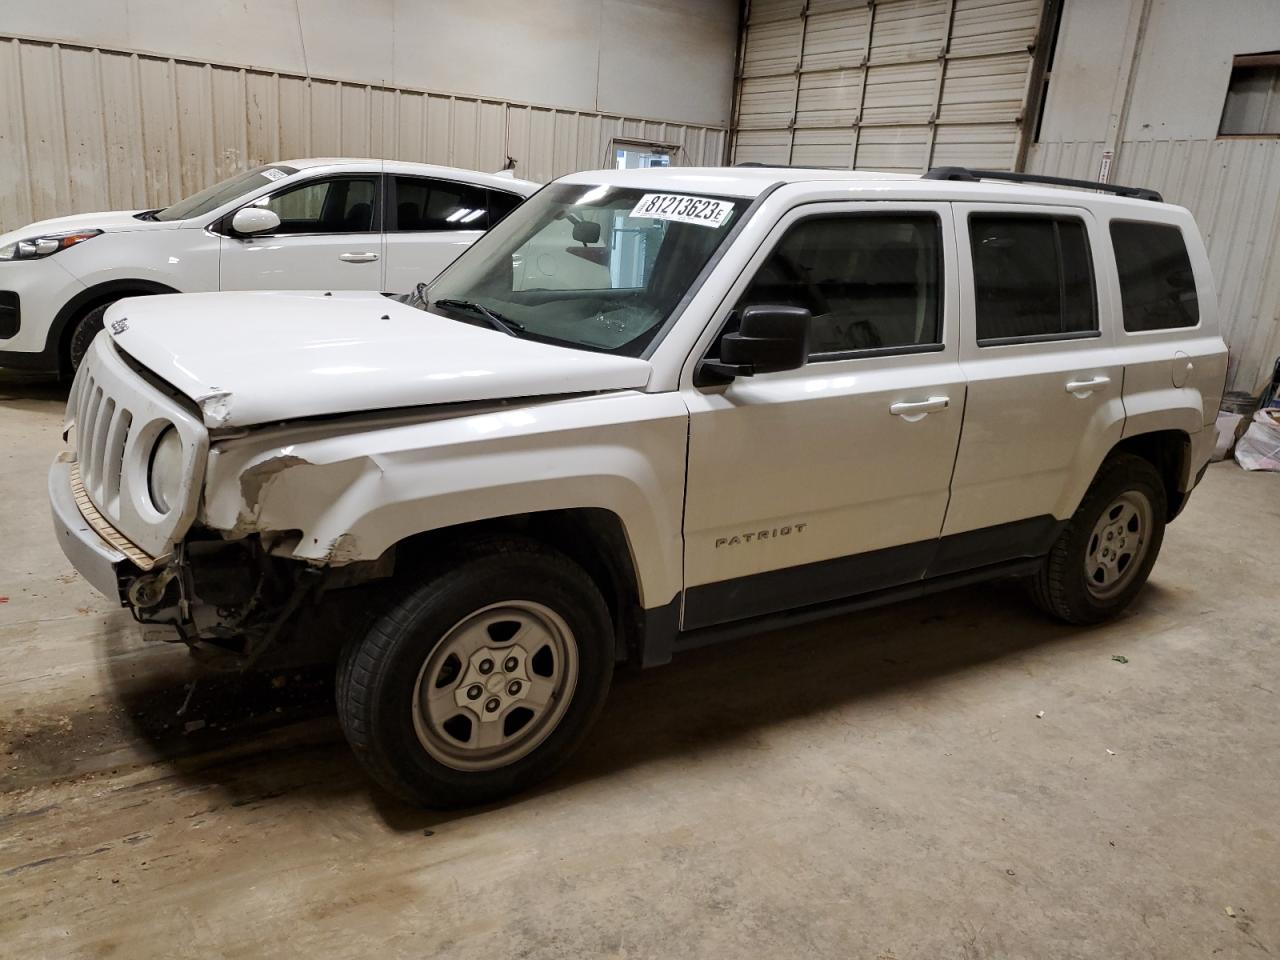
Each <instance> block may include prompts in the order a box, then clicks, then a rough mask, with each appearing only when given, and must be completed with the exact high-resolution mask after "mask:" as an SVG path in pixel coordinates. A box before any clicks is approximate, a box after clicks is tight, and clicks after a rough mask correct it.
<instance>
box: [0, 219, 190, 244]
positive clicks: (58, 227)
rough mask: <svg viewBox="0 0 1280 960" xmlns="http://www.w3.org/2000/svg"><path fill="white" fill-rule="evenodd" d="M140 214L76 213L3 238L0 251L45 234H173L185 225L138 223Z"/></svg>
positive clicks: (12, 231) (1, 237) (30, 225)
mask: <svg viewBox="0 0 1280 960" xmlns="http://www.w3.org/2000/svg"><path fill="white" fill-rule="evenodd" d="M140 212H141V211H138V210H108V211H105V212H103V213H77V214H74V215H73V216H70V217H54V218H53V219H52V220H37V221H36V222H35V223H29V224H27V225H26V226H25V227H19V228H18V229H17V230H10V231H9V232H8V233H4V234H0V247H3V246H5V245H6V244H10V243H13V242H14V241H15V240H25V239H27V238H28V237H38V236H41V235H42V234H46V233H62V232H64V231H67V230H101V231H102V232H103V233H123V232H125V231H127V230H172V229H174V228H175V227H180V226H182V221H180V220H171V221H168V222H161V221H159V220H139V219H138V218H137V217H135V216H134V214H135V213H140Z"/></svg>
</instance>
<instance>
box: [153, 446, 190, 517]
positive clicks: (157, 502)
mask: <svg viewBox="0 0 1280 960" xmlns="http://www.w3.org/2000/svg"><path fill="white" fill-rule="evenodd" d="M147 487H148V488H149V489H150V491H151V503H152V504H153V505H154V506H155V508H156V509H157V510H159V511H160V512H161V513H168V512H169V510H170V508H172V507H174V506H176V505H177V503H178V497H179V496H180V495H181V493H182V438H181V437H180V436H178V431H177V430H176V429H175V428H173V427H169V428H168V429H166V430H165V432H164V433H162V434H160V439H158V440H157V441H156V445H155V446H154V447H153V448H152V449H151V471H150V473H149V474H148V476H147Z"/></svg>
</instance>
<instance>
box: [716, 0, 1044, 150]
mask: <svg viewBox="0 0 1280 960" xmlns="http://www.w3.org/2000/svg"><path fill="white" fill-rule="evenodd" d="M1043 6H1044V4H1043V0H751V7H750V12H749V16H748V21H747V28H746V41H745V44H744V50H743V63H742V68H741V79H740V81H739V86H738V97H737V105H736V113H735V123H734V130H735V136H734V160H735V161H737V162H743V161H758V162H763V163H794V164H804V165H814V166H827V167H859V168H862V169H870V170H898V171H903V172H916V171H921V170H927V169H928V168H929V167H931V166H939V165H951V164H954V165H959V166H972V167H996V168H1000V169H1012V168H1013V166H1014V163H1015V162H1016V159H1017V153H1018V143H1019V133H1020V130H1021V118H1022V116H1023V112H1024V109H1025V104H1026V101H1027V90H1028V83H1029V80H1030V76H1031V70H1032V53H1031V49H1032V47H1033V46H1034V44H1035V42H1036V38H1037V36H1038V34H1039V31H1040V20H1041V12H1042V9H1043Z"/></svg>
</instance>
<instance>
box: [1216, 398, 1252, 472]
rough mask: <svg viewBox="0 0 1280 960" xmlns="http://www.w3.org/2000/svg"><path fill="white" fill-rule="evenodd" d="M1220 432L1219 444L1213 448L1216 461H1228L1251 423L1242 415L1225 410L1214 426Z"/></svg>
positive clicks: (1219, 415)
mask: <svg viewBox="0 0 1280 960" xmlns="http://www.w3.org/2000/svg"><path fill="white" fill-rule="evenodd" d="M1214 426H1215V427H1217V430H1218V442H1217V443H1216V444H1215V445H1214V448H1213V459H1214V461H1215V462H1216V461H1218V460H1226V459H1228V458H1229V457H1230V456H1231V454H1232V453H1233V452H1234V451H1235V448H1236V444H1237V443H1239V442H1240V436H1241V434H1243V433H1244V432H1245V430H1246V429H1248V426H1249V421H1248V419H1247V418H1246V417H1245V415H1244V414H1242V413H1231V412H1229V411H1227V410H1223V411H1222V412H1221V413H1219V414H1218V419H1217V422H1216V423H1215V424H1214Z"/></svg>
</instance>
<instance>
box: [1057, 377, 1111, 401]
mask: <svg viewBox="0 0 1280 960" xmlns="http://www.w3.org/2000/svg"><path fill="white" fill-rule="evenodd" d="M1110 382H1111V378H1110V377H1094V378H1093V379H1091V380H1068V381H1067V393H1074V394H1075V395H1076V396H1077V397H1079V398H1080V399H1082V400H1083V399H1084V398H1085V397H1087V396H1089V394H1091V393H1093V391H1095V390H1101V389H1102V388H1103V387H1105V386H1106V385H1107V384H1109V383H1110Z"/></svg>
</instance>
